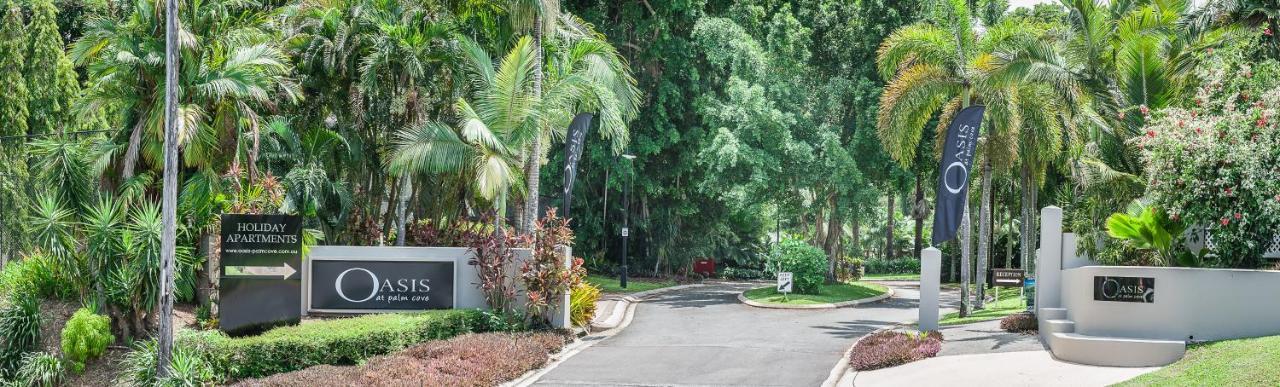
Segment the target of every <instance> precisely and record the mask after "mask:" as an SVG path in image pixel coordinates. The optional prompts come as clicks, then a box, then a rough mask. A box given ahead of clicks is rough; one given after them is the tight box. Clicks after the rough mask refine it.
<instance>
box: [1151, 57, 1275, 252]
mask: <svg viewBox="0 0 1280 387" xmlns="http://www.w3.org/2000/svg"><path fill="white" fill-rule="evenodd" d="M1215 71H1216V72H1213V73H1209V74H1207V75H1206V76H1205V82H1204V85H1203V86H1201V87H1200V89H1199V90H1198V92H1197V95H1196V98H1195V100H1194V106H1188V107H1186V108H1173V109H1165V110H1163V111H1161V112H1159V113H1158V114H1157V115H1156V117H1155V119H1153V120H1152V121H1150V124H1148V125H1147V127H1146V130H1145V131H1144V132H1145V134H1144V135H1143V136H1141V137H1139V138H1137V139H1135V140H1134V141H1136V142H1137V143H1138V146H1139V147H1140V148H1141V149H1142V150H1143V157H1144V160H1145V161H1146V175H1147V177H1148V178H1149V179H1150V181H1149V184H1148V186H1147V194H1148V196H1150V197H1151V198H1152V200H1153V203H1154V204H1156V205H1158V206H1159V207H1160V208H1163V209H1165V211H1166V213H1167V214H1168V216H1169V218H1170V219H1171V220H1174V221H1179V220H1181V221H1183V222H1186V223H1187V224H1192V225H1199V226H1201V227H1205V229H1206V232H1207V233H1208V235H1209V240H1210V241H1211V242H1212V246H1213V250H1212V257H1211V258H1209V260H1208V261H1207V262H1206V263H1207V264H1210V265H1213V266H1219V267H1240V268H1256V267H1258V266H1260V265H1261V258H1262V254H1263V252H1265V251H1266V249H1267V248H1268V247H1269V246H1270V244H1271V240H1272V236H1273V235H1274V234H1275V233H1277V232H1280V127H1277V122H1276V121H1277V119H1278V118H1280V110H1277V106H1280V81H1277V80H1280V64H1278V63H1276V62H1274V61H1268V62H1263V63H1261V64H1257V65H1247V64H1246V65H1242V66H1237V67H1234V68H1231V69H1229V70H1215Z"/></svg>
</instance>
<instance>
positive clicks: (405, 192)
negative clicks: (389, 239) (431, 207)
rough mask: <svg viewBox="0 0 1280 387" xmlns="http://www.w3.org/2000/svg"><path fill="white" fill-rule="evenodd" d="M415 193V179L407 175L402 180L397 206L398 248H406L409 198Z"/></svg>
mask: <svg viewBox="0 0 1280 387" xmlns="http://www.w3.org/2000/svg"><path fill="white" fill-rule="evenodd" d="M412 193H413V177H412V176H409V175H408V174H405V175H404V177H401V178H400V197H399V198H397V199H398V201H399V203H397V204H396V246H404V241H405V239H407V236H406V235H405V234H404V232H405V224H404V223H405V214H406V213H408V212H409V211H407V207H409V196H410V195H411V194H412Z"/></svg>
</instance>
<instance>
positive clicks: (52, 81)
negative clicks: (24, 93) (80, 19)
mask: <svg viewBox="0 0 1280 387" xmlns="http://www.w3.org/2000/svg"><path fill="white" fill-rule="evenodd" d="M30 4H31V23H30V24H29V26H28V30H29V31H28V32H29V34H30V36H29V37H30V43H29V45H28V47H30V48H29V51H28V52H29V54H28V56H27V58H26V66H27V67H26V70H25V73H24V74H25V78H26V81H27V90H28V91H29V92H30V94H31V96H30V98H31V101H30V104H29V105H28V106H29V108H28V112H29V113H30V120H29V125H28V126H29V127H30V131H31V133H39V134H43V133H55V132H59V131H63V130H67V129H74V128H75V126H73V125H74V124H75V122H74V121H72V120H71V118H72V117H73V116H72V114H71V103H72V100H73V99H74V98H75V97H77V96H78V95H79V94H80V82H79V80H77V79H76V76H77V75H76V73H75V69H73V68H72V65H71V60H70V59H68V58H67V56H66V53H65V52H64V51H63V46H64V44H63V42H62V34H60V33H59V32H58V20H57V19H58V10H57V8H56V7H54V3H53V0H35V1H32V2H31V3H30ZM86 118H87V117H86ZM85 121H88V120H87V119H86V120H85ZM67 126H71V127H70V128H68V127H67Z"/></svg>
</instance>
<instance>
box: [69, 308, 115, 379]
mask: <svg viewBox="0 0 1280 387" xmlns="http://www.w3.org/2000/svg"><path fill="white" fill-rule="evenodd" d="M115 340H116V337H115V336H112V335H111V319H110V318H108V317H107V316H102V315H99V314H96V313H93V311H92V310H89V309H86V308H80V310H77V311H76V313H75V314H74V315H72V316H71V320H68V321H67V325H66V326H65V327H63V328H62V355H63V356H65V357H66V358H67V361H68V362H69V363H71V369H72V370H74V371H75V372H76V373H80V372H83V371H84V363H85V361H88V360H89V359H93V358H96V357H98V356H102V353H103V352H105V351H106V350H107V345H110V344H111V343H112V342H114V341H115Z"/></svg>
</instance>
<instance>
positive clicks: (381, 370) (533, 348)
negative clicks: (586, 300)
mask: <svg viewBox="0 0 1280 387" xmlns="http://www.w3.org/2000/svg"><path fill="white" fill-rule="evenodd" d="M566 339H567V338H566V337H565V336H564V335H562V334H559V333H556V332H537V333H485V334H473V335H464V336H460V337H456V338H453V339H449V340H439V341H432V342H427V343H423V344H420V345H416V346H413V347H410V348H408V349H406V350H404V351H400V352H397V353H395V354H392V355H388V356H379V357H375V358H372V359H369V361H367V362H365V364H363V365H361V366H358V367H331V366H317V367H310V368H307V369H305V370H302V371H297V372H290V373H284V374H278V375H272V376H270V377H267V378H263V379H256V380H246V381H244V382H242V383H239V384H237V386H281V387H283V386H298V387H302V386H321V385H332V384H335V381H342V385H345V386H395V385H415V386H496V385H499V384H502V383H503V382H506V381H509V380H512V379H515V378H516V377H519V376H520V375H523V374H524V373H525V372H528V371H529V370H532V369H535V368H538V367H541V366H542V365H544V364H546V362H547V359H548V356H547V355H548V354H549V353H551V352H554V351H556V350H559V349H560V348H561V347H562V346H564V343H565V342H566Z"/></svg>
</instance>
